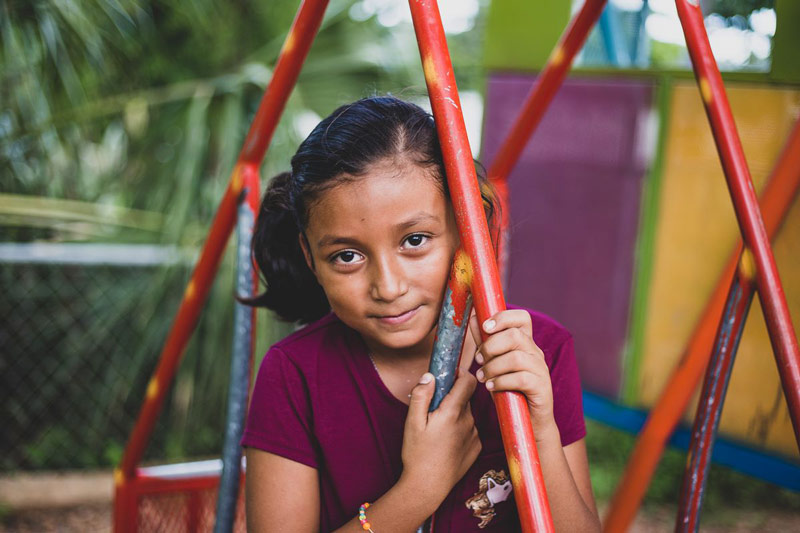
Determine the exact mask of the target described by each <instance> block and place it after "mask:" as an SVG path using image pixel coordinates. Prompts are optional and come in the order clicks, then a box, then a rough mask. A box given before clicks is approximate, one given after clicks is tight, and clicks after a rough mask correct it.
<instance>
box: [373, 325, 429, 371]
mask: <svg viewBox="0 0 800 533" xmlns="http://www.w3.org/2000/svg"><path fill="white" fill-rule="evenodd" d="M433 340H434V332H431V334H430V335H428V336H427V337H426V338H425V339H423V341H422V342H420V343H419V344H417V345H414V346H409V347H405V348H399V349H395V348H389V347H386V346H383V345H381V344H378V343H375V342H373V341H371V340H369V339H364V342H365V344H366V345H367V349H368V350H369V353H370V357H372V360H373V361H380V362H382V363H384V364H385V365H387V366H401V367H404V366H417V365H420V364H422V363H425V364H427V363H428V362H429V361H430V358H431V352H432V351H433Z"/></svg>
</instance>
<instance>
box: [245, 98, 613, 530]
mask: <svg viewBox="0 0 800 533" xmlns="http://www.w3.org/2000/svg"><path fill="white" fill-rule="evenodd" d="M484 188H485V187H484ZM485 200H487V202H488V204H487V205H488V209H487V211H489V214H490V215H491V211H492V209H491V201H490V200H489V199H488V198H486V199H485ZM458 245H459V237H458V231H457V228H456V224H455V218H454V214H453V210H452V208H451V205H450V200H449V197H448V191H447V185H446V182H445V177H444V168H443V162H442V155H441V151H440V148H439V143H438V139H437V135H436V128H435V125H434V122H433V118H432V117H431V116H430V115H429V114H427V113H426V112H425V111H423V110H422V109H421V108H419V107H417V106H415V105H413V104H409V103H406V102H403V101H401V100H398V99H395V98H391V97H375V98H368V99H364V100H360V101H358V102H355V103H354V104H351V105H347V106H343V107H341V108H339V109H337V110H336V111H334V112H333V114H332V115H331V116H329V117H328V118H326V119H325V120H323V121H322V122H321V123H320V124H319V125H318V126H317V127H316V128H315V129H314V130H313V131H312V132H311V134H310V135H309V136H308V138H307V139H306V140H305V141H304V142H303V143H302V144H301V145H300V148H299V149H298V151H297V154H296V155H295V156H294V157H293V158H292V172H291V173H286V174H281V175H279V176H277V177H276V178H274V179H273V180H272V182H271V183H270V185H269V188H268V190H267V192H266V195H265V197H264V201H263V204H262V208H261V212H260V214H259V218H258V221H257V223H256V230H255V233H254V236H253V253H254V256H255V259H256V261H257V263H258V266H259V268H260V270H261V272H262V274H263V276H264V278H265V281H266V285H267V290H266V292H265V293H264V294H262V295H261V296H259V297H257V298H256V299H254V300H253V302H252V303H254V304H255V305H263V306H266V307H268V308H270V309H272V310H274V311H275V312H276V313H277V314H278V315H279V316H280V317H282V318H283V319H285V320H289V321H299V322H304V323H309V325H308V326H306V327H304V328H303V329H301V330H299V331H297V332H296V333H294V334H293V335H290V336H289V337H288V338H286V339H284V340H283V341H281V342H279V343H277V344H276V345H274V346H273V347H272V348H271V349H270V350H269V352H268V353H267V355H266V356H265V358H264V361H263V362H262V364H261V368H260V370H259V374H258V377H257V379H256V384H255V389H254V391H253V397H252V402H251V405H250V412H249V415H248V421H247V427H246V430H245V433H244V437H243V439H242V444H243V445H244V446H245V447H247V501H246V503H247V522H248V528H249V530H251V531H270V532H271V531H288V532H306V531H332V530H336V531H352V532H356V531H364V530H369V531H373V532H374V533H388V532H395V531H397V532H411V531H415V530H417V528H418V527H419V526H420V525H421V524H423V523H424V522H425V521H426V519H427V518H428V517H431V516H432V517H433V522H434V528H435V531H454V532H467V531H484V530H487V531H514V530H518V529H519V522H518V518H517V515H516V507H515V504H514V502H513V494H512V490H511V482H510V480H509V469H508V465H507V463H506V458H505V454H504V452H503V445H502V441H501V439H500V431H499V427H498V422H497V415H496V412H495V409H494V405H493V403H492V400H491V394H490V393H491V392H498V391H508V390H517V391H521V392H522V393H524V394H525V396H526V397H527V400H528V406H529V409H530V414H531V419H532V422H533V429H534V432H535V435H536V439H537V448H538V451H539V456H540V459H541V464H542V470H543V475H544V479H545V483H546V488H547V494H548V497H549V501H550V508H551V512H552V515H553V520H554V523H555V526H556V529H557V530H560V531H586V530H598V529H599V522H598V518H597V510H596V508H595V503H594V497H593V495H592V490H591V485H590V482H589V469H588V464H587V459H586V448H585V444H584V436H585V433H586V431H585V427H584V423H583V412H582V406H581V397H580V384H579V380H578V374H577V367H576V363H575V358H574V354H573V345H572V339H571V337H570V335H569V333H568V332H567V331H566V330H565V329H564V328H563V327H562V326H560V325H559V324H557V323H556V322H555V321H553V320H552V319H550V318H548V317H546V316H545V315H543V314H541V313H536V312H533V311H530V312H529V311H526V310H523V309H515V310H508V311H503V312H501V313H498V314H497V315H496V316H494V317H492V318H491V319H489V320H487V321H486V322H485V323H484V324H482V325H479V324H478V323H477V319H476V318H475V317H474V315H473V318H472V320H471V323H470V331H471V335H467V339H466V341H465V343H464V344H465V346H464V348H463V352H462V358H461V368H460V369H459V373H458V377H457V379H456V381H455V385H454V386H453V389H452V391H451V392H450V393H449V394H448V395H447V396H446V397H445V399H444V401H443V402H442V404H441V406H440V407H439V408H438V409H437V410H436V411H434V412H432V413H428V406H429V404H430V401H431V398H432V396H433V391H434V384H433V376H432V375H431V374H430V373H428V372H427V368H428V364H429V361H430V356H431V349H432V346H433V339H434V335H435V328H436V324H437V318H438V313H439V309H440V306H441V302H442V297H443V294H444V289H445V284H446V281H447V276H448V273H449V270H450V264H451V261H452V259H453V255H454V253H455V251H456V249H457V248H458ZM479 327H482V328H483V329H484V330H485V331H486V332H487V333H488V334H490V336H489V337H488V340H487V341H486V342H484V343H483V344H481V343H480V335H479ZM534 338H535V340H534ZM367 504H369V506H368V508H367Z"/></svg>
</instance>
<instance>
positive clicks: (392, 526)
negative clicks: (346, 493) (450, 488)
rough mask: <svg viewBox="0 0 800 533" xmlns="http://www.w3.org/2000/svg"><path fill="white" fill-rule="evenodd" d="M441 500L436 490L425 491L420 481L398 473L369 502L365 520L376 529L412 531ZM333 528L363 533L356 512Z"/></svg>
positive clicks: (394, 532) (344, 532)
mask: <svg viewBox="0 0 800 533" xmlns="http://www.w3.org/2000/svg"><path fill="white" fill-rule="evenodd" d="M443 500H444V498H443V497H442V496H440V495H438V494H434V493H426V491H425V490H424V484H422V483H415V482H413V481H412V480H410V479H406V478H404V477H402V476H401V478H400V480H399V481H398V482H397V484H395V486H394V487H392V488H391V489H389V491H388V492H386V494H384V495H383V496H381V497H380V498H379V499H378V500H376V501H375V502H372V503H370V506H369V509H367V512H366V515H367V522H369V523H370V525H371V526H372V530H373V531H375V532H376V533H413V532H415V531H417V528H418V527H419V526H420V525H422V523H423V522H425V520H427V518H428V517H429V516H431V515H432V514H433V513H434V512H435V511H436V509H437V508H438V507H439V504H441V502H442V501H443ZM336 531H337V532H340V533H347V532H352V533H355V532H361V533H364V528H363V527H362V526H361V523H360V522H359V520H358V516H357V515H356V516H354V517H353V519H352V520H350V521H349V522H347V523H346V524H345V525H343V526H342V527H340V528H339V529H337V530H336Z"/></svg>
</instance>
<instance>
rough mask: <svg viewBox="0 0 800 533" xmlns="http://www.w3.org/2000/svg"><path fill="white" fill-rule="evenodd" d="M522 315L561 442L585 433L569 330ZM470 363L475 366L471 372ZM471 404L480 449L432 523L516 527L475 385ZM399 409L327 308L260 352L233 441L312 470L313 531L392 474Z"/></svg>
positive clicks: (397, 466)
mask: <svg viewBox="0 0 800 533" xmlns="http://www.w3.org/2000/svg"><path fill="white" fill-rule="evenodd" d="M530 313H531V318H532V321H533V338H534V340H535V341H536V344H537V345H538V346H539V347H540V348H541V349H542V351H543V352H544V355H545V360H546V362H547V366H548V367H549V368H550V379H551V381H552V384H553V398H554V407H553V410H554V417H555V421H556V424H557V425H558V428H559V431H560V433H561V443H562V445H564V446H566V445H567V444H570V443H572V442H575V441H577V440H579V439H581V438H583V437H584V436H585V435H586V428H585V425H584V420H583V405H582V402H581V388H580V380H579V377H578V367H577V363H576V361H575V354H574V349H573V342H572V336H571V335H570V334H569V332H568V331H567V330H566V329H565V328H564V327H563V326H561V325H560V324H558V323H557V322H555V321H554V320H553V319H551V318H549V317H547V316H546V315H544V314H541V313H537V312H535V311H530ZM478 367H479V365H478V364H477V363H474V364H473V365H472V368H471V369H470V370H471V372H472V373H473V374H474V373H475V372H476V371H477V369H478ZM471 406H472V414H473V416H474V418H475V424H476V426H477V428H478V432H479V435H480V439H481V443H482V445H483V448H482V450H481V453H480V456H479V457H478V459H477V460H476V461H475V464H473V466H472V467H471V468H470V469H469V471H468V472H467V474H466V475H465V476H464V477H463V478H462V479H461V481H459V482H458V483H457V484H456V485H455V487H454V488H453V490H452V491H451V492H450V494H449V495H448V496H447V498H446V499H445V501H444V502H443V503H442V505H441V506H440V508H439V510H438V511H437V512H436V515H435V529H436V531H437V533H438V532H445V531H452V532H459V533H461V532H468V531H476V532H477V531H516V530H518V529H519V521H518V519H517V512H516V507H515V505H514V501H513V492H511V488H510V487H511V486H510V481H509V477H508V473H509V470H508V464H507V463H506V458H505V454H504V452H503V443H502V440H501V438H500V429H499V426H498V422H497V413H496V411H495V408H494V404H493V402H492V398H491V395H490V393H489V391H488V390H487V389H486V387H485V386H484V385H483V384H481V383H478V387H477V389H476V390H475V394H474V395H473V397H472V400H471ZM407 413H408V406H407V405H406V404H404V403H403V402H401V401H400V400H398V399H397V398H395V397H394V396H393V395H392V393H391V392H389V389H387V388H386V385H384V383H383V381H381V378H380V376H379V375H378V373H377V371H376V370H375V368H374V367H373V365H372V362H371V361H370V358H369V355H368V352H367V348H366V345H365V344H364V341H363V340H362V338H361V336H360V335H359V334H358V333H357V332H356V331H355V330H353V329H351V328H349V327H348V326H346V325H345V324H343V323H342V322H341V321H340V320H339V319H338V318H337V317H336V316H335V315H333V314H329V315H328V316H326V317H324V318H322V319H320V320H318V321H317V322H315V323H313V324H310V325H308V326H306V327H304V328H303V329H301V330H299V331H297V332H295V333H294V334H292V335H290V336H289V337H287V338H285V339H284V340H282V341H280V342H278V343H277V344H275V345H274V346H273V347H272V348H271V349H270V350H269V352H267V355H266V356H265V357H264V360H263V362H262V363H261V368H260V370H259V372H258V377H257V378H256V384H255V389H254V391H253V397H252V401H251V403H250V411H249V414H248V418H247V426H246V428H245V431H244V437H243V438H242V445H243V446H252V447H253V448H258V449H261V450H265V451H267V452H270V453H274V454H276V455H280V456H282V457H286V458H287V459H291V460H293V461H297V462H299V463H302V464H304V465H308V466H311V467H313V468H316V469H317V470H318V471H319V491H320V494H319V497H320V530H321V531H331V530H333V529H336V528H338V527H340V526H342V525H343V524H345V523H346V522H347V521H349V520H350V519H352V518H353V517H354V516H356V515H357V514H358V508H359V506H360V505H361V504H362V503H364V502H374V501H375V500H377V499H378V498H380V497H381V496H382V495H383V494H384V493H386V492H387V491H388V490H389V489H390V488H391V487H392V486H393V485H394V484H395V483H396V482H397V480H398V479H399V477H400V473H401V470H402V461H401V456H400V452H401V449H402V445H403V427H404V424H405V419H406V414H407ZM482 478H483V482H481V479H482ZM481 523H483V524H484V527H483V528H479V524H481Z"/></svg>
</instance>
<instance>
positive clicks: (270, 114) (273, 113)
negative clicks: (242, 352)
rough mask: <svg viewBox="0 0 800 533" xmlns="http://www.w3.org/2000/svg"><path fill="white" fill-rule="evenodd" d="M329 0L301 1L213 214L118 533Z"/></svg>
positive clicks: (131, 469) (136, 441)
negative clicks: (250, 187) (246, 196)
mask: <svg viewBox="0 0 800 533" xmlns="http://www.w3.org/2000/svg"><path fill="white" fill-rule="evenodd" d="M327 5H328V0H303V2H302V3H301V4H300V7H299V8H298V11H297V16H296V17H295V19H294V22H293V23H292V27H291V29H290V30H289V33H288V35H287V36H286V40H285V41H284V44H283V48H282V49H281V53H280V55H279V57H278V61H277V63H276V65H275V70H274V72H273V76H272V79H271V80H270V84H269V86H268V87H267V90H266V91H265V93H264V97H263V98H262V100H261V103H260V105H259V108H258V111H257V113H256V116H255V118H254V119H253V123H252V124H251V126H250V130H249V132H248V134H247V138H246V139H245V142H244V146H243V147H242V150H241V152H240V154H239V158H238V161H237V163H236V166H235V167H234V169H233V172H232V173H231V178H230V182H229V183H228V187H227V188H226V190H225V194H224V196H223V198H222V201H221V202H220V205H219V208H218V209H217V213H216V215H215V216H214V221H213V222H212V224H211V229H210V230H209V234H208V238H207V239H206V243H205V244H204V246H203V249H202V251H201V253H200V258H199V259H198V261H197V264H196V265H195V268H194V271H193V272H192V277H191V280H190V281H189V283H188V285H187V287H186V290H185V292H184V297H183V300H182V302H181V305H180V307H179V308H178V312H177V314H176V316H175V321H174V322H173V324H172V327H171V329H170V331H169V334H168V336H167V340H166V342H165V343H164V347H163V348H162V351H161V355H160V356H159V362H158V366H157V367H156V370H155V372H154V373H153V376H152V378H151V379H150V383H149V384H148V387H147V392H146V396H145V399H144V403H143V404H142V407H141V410H140V412H139V416H138V418H137V419H136V424H135V425H134V428H133V430H132V431H131V435H130V437H129V438H128V443H127V445H126V447H125V452H124V454H123V456H122V461H121V462H120V465H119V466H118V467H117V469H116V470H115V472H114V484H115V490H116V496H115V502H114V530H115V531H116V532H121V531H129V530H130V523H131V521H130V516H129V514H128V513H129V512H130V510H129V509H128V508H127V507H126V506H125V505H124V501H126V500H125V496H126V494H129V492H130V490H129V488H128V487H127V486H128V485H129V483H130V482H131V481H132V480H133V479H134V478H135V476H136V467H137V465H138V464H139V461H140V460H141V458H142V455H143V454H144V451H145V448H146V446H147V443H148V441H149V440H150V435H151V434H152V431H153V427H154V425H155V422H156V419H157V417H158V415H159V413H160V412H161V408H162V406H163V403H164V399H165V398H166V393H167V390H168V388H169V386H170V385H171V383H172V380H173V378H174V376H175V372H176V371H177V368H178V365H179V364H180V361H181V359H182V357H183V353H184V350H185V348H186V345H187V344H188V342H189V338H190V336H191V333H192V331H194V326H195V323H196V322H197V319H198V317H199V316H200V312H201V310H202V308H203V305H204V303H205V300H206V297H207V296H208V291H209V290H210V288H211V282H212V281H213V279H214V276H215V274H216V271H217V267H218V265H219V262H220V260H221V258H222V254H223V252H224V250H225V245H226V244H227V242H228V237H229V236H230V234H231V231H232V230H233V226H234V224H235V223H236V214H237V213H236V211H237V206H238V204H239V202H240V201H241V200H242V199H241V198H240V196H241V193H242V191H243V187H244V185H245V184H246V183H252V182H253V181H254V182H258V167H259V165H260V164H261V161H262V159H263V158H264V154H265V153H266V150H267V147H268V146H269V142H270V140H271V139H272V134H273V133H274V132H275V127H276V126H277V123H278V120H279V119H280V116H281V114H282V113H283V109H284V107H285V104H286V101H287V100H288V98H289V94H290V93H291V91H292V88H293V87H294V85H295V83H296V82H297V77H298V75H299V72H300V68H301V67H302V64H303V62H304V61H305V58H306V56H307V55H308V51H309V49H310V48H311V44H312V43H313V41H314V37H315V36H316V34H317V31H318V30H319V27H320V25H321V23H322V17H323V15H324V14H325V8H326V7H327Z"/></svg>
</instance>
